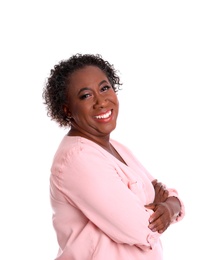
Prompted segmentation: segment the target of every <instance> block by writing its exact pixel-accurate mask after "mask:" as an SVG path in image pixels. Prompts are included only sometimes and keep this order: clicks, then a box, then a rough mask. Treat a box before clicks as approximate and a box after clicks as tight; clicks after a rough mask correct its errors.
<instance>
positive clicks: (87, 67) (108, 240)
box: [43, 55, 184, 260]
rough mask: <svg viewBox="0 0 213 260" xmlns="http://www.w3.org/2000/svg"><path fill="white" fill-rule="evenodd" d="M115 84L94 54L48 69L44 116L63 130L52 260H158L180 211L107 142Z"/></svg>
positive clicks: (171, 196) (55, 178) (56, 165)
mask: <svg viewBox="0 0 213 260" xmlns="http://www.w3.org/2000/svg"><path fill="white" fill-rule="evenodd" d="M120 85H121V83H120V79H119V77H118V76H117V74H116V71H115V69H114V67H113V66H112V65H110V64H109V63H108V62H107V61H104V60H103V59H102V58H101V57H100V56H98V55H96V56H95V55H74V56H73V57H71V58H70V59H69V60H67V61H62V62H61V63H60V64H58V65H56V66H55V67H54V69H53V70H52V71H51V75H50V77H49V79H48V82H47V85H46V88H45V89H44V92H43V96H44V99H45V104H46V105H47V108H48V115H49V116H50V117H51V118H52V119H53V120H55V121H56V122H57V123H59V125H60V126H65V127H69V128H70V129H69V131H68V133H67V136H66V137H64V139H63V140H62V142H61V144H60V146H59V148H58V150H57V152H56V155H55V157H54V161H53V165H52V169H51V171H52V174H51V202H52V207H53V210H54V215H53V223H54V227H55V230H56V233H57V238H58V243H59V247H60V250H59V254H58V259H60V260H65V259H70V260H71V259H78V260H84V259H85V260H86V259H88V260H90V259H97V260H99V259H100V260H104V259H112V260H113V259H116V260H117V259H122V260H123V259H152V260H160V259H162V250H161V243H160V239H159V237H160V235H161V234H162V233H163V232H164V231H165V230H166V229H167V228H168V226H169V225H170V224H171V223H174V222H176V221H177V220H179V219H181V218H182V217H183V215H184V208H183V204H182V202H181V200H180V199H179V198H178V195H177V193H176V192H175V191H174V190H169V189H168V188H166V187H165V186H164V185H162V184H161V183H159V182H157V181H155V180H154V178H153V177H152V176H151V175H150V174H149V173H148V172H147V171H146V170H145V169H144V167H143V166H142V165H141V164H140V163H139V162H138V161H137V159H136V158H135V157H134V156H132V154H131V152H130V151H129V150H128V149H127V148H125V147H124V146H122V145H121V144H119V143H118V142H115V141H113V140H111V138H110V134H111V132H112V131H113V130H114V129H115V128H116V123H117V117H118V111H119V102H118V98H117V91H118V89H119V86H120Z"/></svg>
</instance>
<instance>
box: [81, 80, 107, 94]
mask: <svg viewBox="0 0 213 260" xmlns="http://www.w3.org/2000/svg"><path fill="white" fill-rule="evenodd" d="M103 83H108V82H107V81H106V80H102V81H101V82H100V83H99V84H98V86H99V87H100V86H101V85H102V84H103ZM85 90H91V88H89V87H84V88H81V89H80V90H79V91H78V95H79V94H80V93H81V92H82V91H85Z"/></svg>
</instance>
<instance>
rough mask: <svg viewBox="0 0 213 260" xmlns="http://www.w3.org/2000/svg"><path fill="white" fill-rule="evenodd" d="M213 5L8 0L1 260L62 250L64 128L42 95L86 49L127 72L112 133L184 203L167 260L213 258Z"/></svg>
mask: <svg viewBox="0 0 213 260" xmlns="http://www.w3.org/2000/svg"><path fill="white" fill-rule="evenodd" d="M211 3H212V1H205V0H202V1H196V0H194V1H188V0H184V1H182V0H179V1H172V0H170V1H161V0H158V1H151V0H150V1H148V0H147V1H142V0H140V1H139V0H138V1H136V0H132V1H116V0H114V1H100V0H99V1H91V0H90V1H86V0H85V1H80V0H79V1H63V0H61V1H54V0H51V1H50V0H49V1H45V0H44V1H40V2H39V1H9V0H8V1H1V4H0V26H1V30H0V34H1V41H0V73H1V74H0V75H1V76H0V77H1V92H0V93H1V102H0V106H1V110H0V111H1V137H0V138H1V139H0V142H1V143H0V144H1V146H0V149H1V150H0V151H1V188H0V199H1V204H0V205H1V213H0V225H1V226H0V239H1V241H0V244H1V250H0V258H1V259H4V260H7V259H22V260H29V259H30V260H38V259H42V260H53V259H54V257H55V256H56V252H57V243H56V238H55V233H54V231H53V228H52V223H51V208H50V204H49V170H50V165H51V161H52V157H53V154H54V152H55V150H56V148H57V146H58V143H59V142H60V140H61V138H62V137H63V136H64V135H65V134H66V131H65V130H64V129H60V128H59V127H58V126H57V125H56V123H54V122H52V121H50V119H49V118H48V117H47V116H46V111H45V108H44V106H43V104H42V102H43V101H42V98H41V93H42V89H43V86H44V82H45V79H46V77H47V76H48V75H49V71H50V69H51V68H52V67H53V66H54V65H55V63H57V62H58V61H60V60H61V59H66V58H68V57H69V56H70V55H72V54H75V53H76V52H80V53H100V54H101V55H102V56H103V58H104V59H107V60H109V61H110V62H111V63H113V64H114V66H115V68H116V69H118V70H119V71H120V76H121V80H122V82H123V83H124V85H123V90H121V91H120V92H119V93H118V96H119V99H120V115H119V119H118V127H117V129H116V130H115V131H114V132H113V134H112V137H114V138H116V139H118V140H119V141H121V142H123V143H124V144H126V145H127V146H129V147H130V148H131V149H132V150H133V152H134V153H135V154H136V155H137V157H138V158H139V159H140V160H141V162H142V163H143V165H144V166H145V167H146V168H147V169H148V170H149V171H150V172H151V173H152V174H153V175H154V176H155V177H156V178H157V179H158V180H159V181H162V182H164V183H165V184H167V185H168V186H171V187H174V188H176V189H177V190H178V191H179V194H180V196H181V198H182V200H183V201H184V203H185V207H186V217H185V219H184V220H183V221H182V222H180V223H178V224H177V225H173V226H171V227H170V228H169V229H168V230H167V231H166V232H165V233H164V234H163V236H162V241H163V247H164V254H165V260H179V259H195V258H196V259H201V258H202V259H203V254H205V255H206V257H207V259H213V253H212V241H211V240H212V239H211V237H212V231H213V228H212V226H213V222H212V184H211V178H212V173H213V160H212V159H213V137H212V133H213V123H212V119H213V118H212V115H213V101H212V96H213V94H212V89H213V47H212V46H213V15H212V14H213V8H212V4H211ZM79 260H80V259H79Z"/></svg>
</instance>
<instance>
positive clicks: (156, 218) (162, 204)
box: [146, 179, 181, 234]
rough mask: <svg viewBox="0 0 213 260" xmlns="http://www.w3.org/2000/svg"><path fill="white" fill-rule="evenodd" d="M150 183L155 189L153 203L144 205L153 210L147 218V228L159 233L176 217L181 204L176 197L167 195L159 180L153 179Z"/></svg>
mask: <svg viewBox="0 0 213 260" xmlns="http://www.w3.org/2000/svg"><path fill="white" fill-rule="evenodd" d="M152 185H153V187H154V189H155V199H154V201H153V203H151V204H149V205H146V208H149V209H152V210H153V211H154V213H153V214H152V215H151V217H150V218H149V228H150V229H151V230H152V231H153V232H155V231H157V232H158V233H160V234H161V233H163V232H164V231H165V230H166V229H167V228H168V227H169V225H170V224H171V223H172V222H173V221H174V220H175V219H176V218H177V217H178V215H179V214H180V211H181V204H180V201H179V199H178V198H177V197H174V196H169V192H168V190H167V189H166V187H165V185H163V184H162V183H161V182H158V181H157V180H156V179H155V180H153V181H152Z"/></svg>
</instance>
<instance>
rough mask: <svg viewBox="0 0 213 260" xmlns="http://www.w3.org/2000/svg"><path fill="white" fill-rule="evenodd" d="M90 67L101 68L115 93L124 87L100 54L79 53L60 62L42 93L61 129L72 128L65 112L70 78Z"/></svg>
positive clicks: (115, 72) (51, 115) (49, 110)
mask: <svg viewBox="0 0 213 260" xmlns="http://www.w3.org/2000/svg"><path fill="white" fill-rule="evenodd" d="M90 65H91V66H96V67H98V68H100V69H101V70H102V71H103V72H104V73H105V75H106V76H107V78H108V80H109V82H110V83H111V85H112V87H113V89H114V91H115V92H117V91H118V90H119V89H120V86H121V85H122V83H121V81H120V77H119V76H118V74H117V71H116V70H115V68H114V66H113V65H112V64H110V63H109V62H108V61H106V60H104V59H103V58H102V56H101V55H100V54H96V55H95V54H80V53H77V54H75V55H73V56H71V57H70V58H69V59H67V60H62V61H60V62H59V63H58V64H56V65H55V66H54V68H53V69H51V71H50V76H49V77H48V78H47V81H46V84H45V86H44V89H43V93H42V97H43V99H44V104H45V105H46V108H47V115H48V116H49V117H50V118H51V120H54V121H56V122H57V123H58V124H59V126H60V127H70V119H68V118H67V115H66V114H65V112H64V110H63V105H64V104H66V103H67V88H68V82H69V77H70V75H71V74H72V73H73V72H74V71H76V70H78V69H82V68H84V67H86V66H90Z"/></svg>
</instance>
